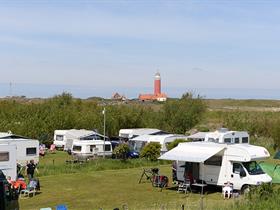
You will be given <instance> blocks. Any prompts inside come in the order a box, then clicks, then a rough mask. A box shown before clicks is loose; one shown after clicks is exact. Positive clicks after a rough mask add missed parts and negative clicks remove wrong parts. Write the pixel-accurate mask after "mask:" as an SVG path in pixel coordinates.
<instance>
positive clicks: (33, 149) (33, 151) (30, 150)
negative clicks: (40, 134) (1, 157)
mask: <svg viewBox="0 0 280 210" xmlns="http://www.w3.org/2000/svg"><path fill="white" fill-rule="evenodd" d="M36 153H37V149H36V147H29V148H26V155H36Z"/></svg>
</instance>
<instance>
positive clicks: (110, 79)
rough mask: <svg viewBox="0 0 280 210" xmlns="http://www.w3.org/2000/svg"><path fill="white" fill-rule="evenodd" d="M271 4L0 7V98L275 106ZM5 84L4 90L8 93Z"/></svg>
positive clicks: (275, 15)
mask: <svg viewBox="0 0 280 210" xmlns="http://www.w3.org/2000/svg"><path fill="white" fill-rule="evenodd" d="M279 20H280V2H279V1H276V0H275V1H272V0H266V1H261V0H254V1H253V0H247V1H246V0H242V1H241V0H240V1H238V0H237V1H222V0H220V1H215V0H211V1H210V0H209V1H202V0H196V1H187V0H184V1H181V0H177V1H176V0H173V1H168V0H165V1H160V0H127V1H121V0H100V1H98V0H80V1H79V0H40V1H37V0H0V73H1V74H0V75H1V76H0V97H4V96H7V95H25V96H27V97H52V96H53V95H56V94H60V93H62V92H63V91H66V92H71V93H72V94H73V95H74V96H75V97H80V98H87V97H91V96H101V97H105V98H106V97H107V98H109V97H111V95H112V94H113V93H114V92H119V93H120V94H125V95H126V96H127V97H129V98H137V97H138V95H139V93H149V92H151V93H152V92H153V77H154V74H155V73H156V72H157V71H159V72H160V74H161V77H162V91H164V92H166V93H167V95H168V96H169V97H180V96H181V95H182V94H183V93H184V92H186V91H192V92H195V93H197V94H200V95H202V96H205V97H206V98H264V99H269V98H272V99H278V98H279V94H278V93H280V91H279V90H280V83H279V78H280V71H279V68H280V59H279V55H280V21H279ZM10 84H11V85H10Z"/></svg>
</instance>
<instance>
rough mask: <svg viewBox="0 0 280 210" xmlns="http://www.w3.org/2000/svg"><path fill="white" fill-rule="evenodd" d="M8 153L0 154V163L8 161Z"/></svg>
mask: <svg viewBox="0 0 280 210" xmlns="http://www.w3.org/2000/svg"><path fill="white" fill-rule="evenodd" d="M9 159H10V158H9V152H0V162H4V161H9Z"/></svg>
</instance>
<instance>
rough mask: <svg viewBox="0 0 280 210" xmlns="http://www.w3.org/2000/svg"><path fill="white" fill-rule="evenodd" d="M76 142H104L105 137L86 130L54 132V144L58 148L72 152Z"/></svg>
mask: <svg viewBox="0 0 280 210" xmlns="http://www.w3.org/2000/svg"><path fill="white" fill-rule="evenodd" d="M105 139H106V140H108V137H106V136H105ZM74 140H104V135H102V134H99V133H97V132H95V131H92V130H85V129H80V130H78V129H70V130H55V131H54V141H53V143H54V145H55V146H56V147H57V148H64V150H66V151H67V150H71V148H72V144H73V141H74Z"/></svg>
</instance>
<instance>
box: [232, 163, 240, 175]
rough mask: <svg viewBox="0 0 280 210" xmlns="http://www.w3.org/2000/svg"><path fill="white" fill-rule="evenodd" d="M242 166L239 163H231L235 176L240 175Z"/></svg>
mask: <svg viewBox="0 0 280 210" xmlns="http://www.w3.org/2000/svg"><path fill="white" fill-rule="evenodd" d="M241 169H242V165H241V164H240V163H233V167H232V172H233V173H235V174H240V171H241Z"/></svg>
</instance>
